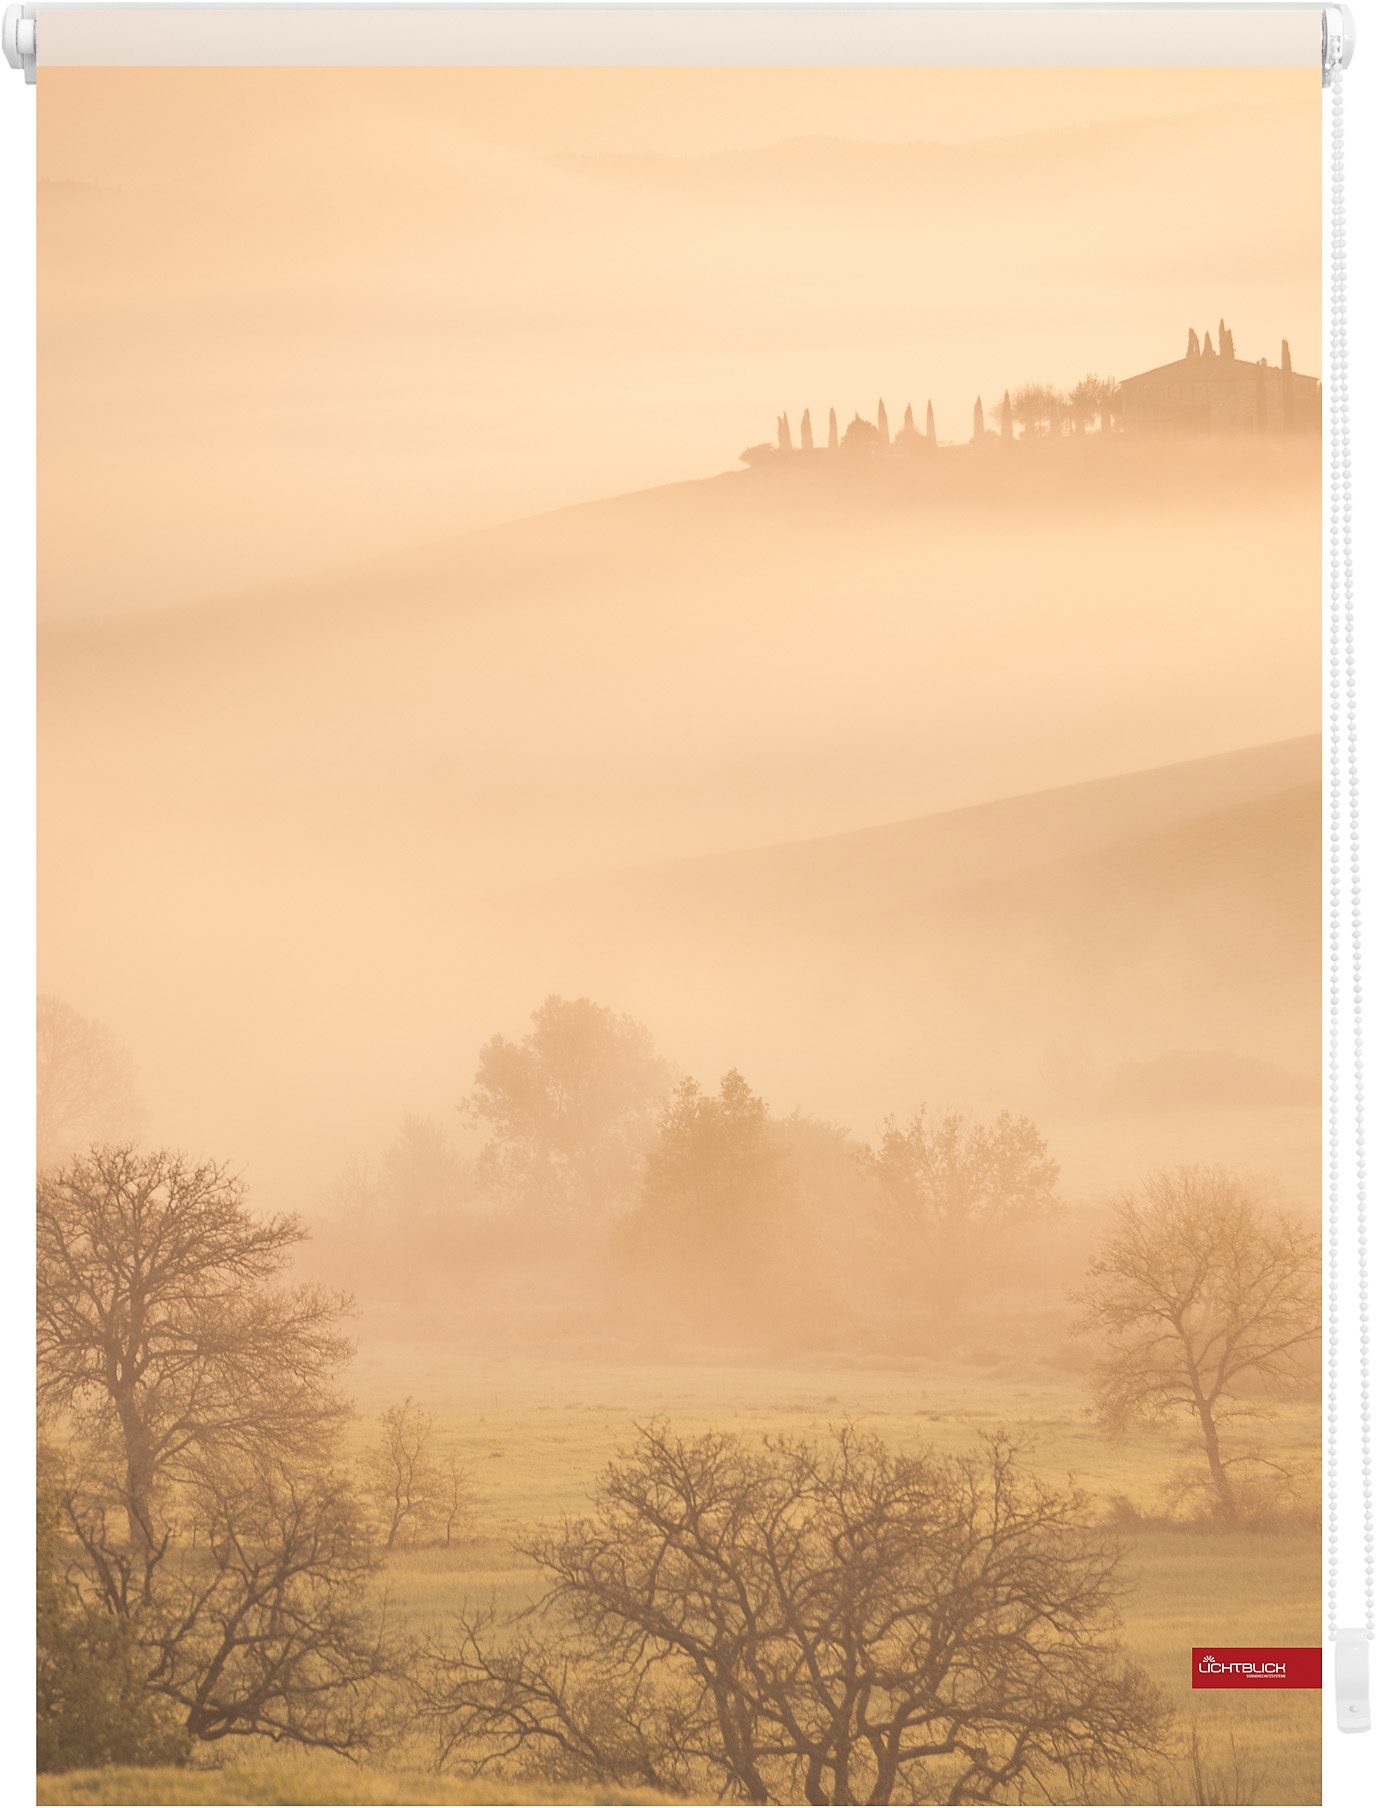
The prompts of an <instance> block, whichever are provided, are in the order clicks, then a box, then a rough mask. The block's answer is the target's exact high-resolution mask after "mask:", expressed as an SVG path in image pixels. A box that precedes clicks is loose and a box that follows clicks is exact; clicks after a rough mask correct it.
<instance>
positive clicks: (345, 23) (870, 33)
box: [20, 4, 1339, 68]
mask: <svg viewBox="0 0 1376 1808" xmlns="http://www.w3.org/2000/svg"><path fill="white" fill-rule="evenodd" d="M1325 10H1326V9H1325V8H1323V7H1321V6H1295V7H1290V6H1258V7H1238V6H1216V7H1210V6H1184V5H1182V6H1121V7H1103V8H1099V7H1085V6H1064V7H1055V6H1047V7H1040V6H1039V7H1025V6H1019V7H1000V6H988V7H973V6H912V7H909V6H883V5H880V6H807V7H789V6H740V7H733V6H692V5H678V6H662V7H654V6H634V5H630V6H556V7H551V6H501V5H487V6H407V5H400V6H340V7H334V6H298V7H293V6H271V7H261V6H214V5H210V6H170V7H161V6H151V7H145V6H80V5H61V4H57V5H52V6H43V5H33V6H26V7H23V8H21V9H20V12H21V15H22V16H23V17H25V18H32V19H35V20H41V28H40V29H41V35H42V52H41V54H42V60H43V62H44V64H45V65H46V66H48V67H51V68H82V67H92V66H94V67H114V68H117V67H121V66H124V65H132V66H141V67H145V68H149V67H157V68H162V67H173V66H186V67H196V66H204V65H214V64H230V65H233V66H235V67H239V68H260V67H295V66H311V65H322V66H331V67H350V68H357V67H362V68H385V67H420V66H424V65H427V64H464V65H472V66H477V67H485V66H488V65H496V66H502V65H511V64H519V65H527V66H533V67H541V66H544V65H552V66H555V67H562V66H567V65H572V66H577V65H579V64H585V63H586V64H607V65H613V66H629V67H637V66H640V65H649V66H652V67H653V66H656V65H666V64H667V65H672V64H680V63H687V64H693V63H704V62H709V63H714V64H722V65H726V66H744V67H756V66H762V67H771V66H785V67H794V66H800V67H839V68H845V67H854V66H857V65H859V66H863V65H864V64H866V63H870V62H874V63H881V64H883V63H920V64H923V65H926V66H927V67H931V68H978V67H982V66H990V67H1008V68H1039V67H1041V68H1045V67H1055V66H1060V67H1065V68H1093V67H1096V66H1103V67H1107V66H1111V65H1115V64H1116V65H1119V66H1130V65H1138V64H1146V65H1152V64H1162V65H1172V64H1174V65H1186V66H1202V67H1218V66H1224V67H1284V66H1285V65H1293V66H1296V67H1305V68H1313V67H1314V65H1315V63H1316V62H1317V61H1318V58H1319V55H1320V40H1321V35H1322V31H1323V17H1324V12H1325ZM1327 10H1330V11H1333V12H1335V13H1336V12H1337V11H1338V10H1339V9H1337V8H1332V9H1327Z"/></svg>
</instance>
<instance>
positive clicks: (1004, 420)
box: [999, 389, 1013, 444]
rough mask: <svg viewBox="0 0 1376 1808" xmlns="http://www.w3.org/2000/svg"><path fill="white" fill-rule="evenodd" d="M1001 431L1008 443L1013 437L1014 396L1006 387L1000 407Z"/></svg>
mask: <svg viewBox="0 0 1376 1808" xmlns="http://www.w3.org/2000/svg"><path fill="white" fill-rule="evenodd" d="M999 433H1000V435H1001V436H1002V438H1003V440H1004V441H1005V443H1007V444H1011V443H1012V439H1013V398H1012V396H1011V395H1010V394H1009V393H1008V391H1007V390H1006V389H1005V390H1004V392H1003V405H1002V406H1001V408H1000V409H999Z"/></svg>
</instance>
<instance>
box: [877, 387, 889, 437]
mask: <svg viewBox="0 0 1376 1808" xmlns="http://www.w3.org/2000/svg"><path fill="white" fill-rule="evenodd" d="M878 420H879V443H880V445H881V446H887V445H888V443H889V414H888V410H887V409H886V408H885V406H884V399H883V397H882V396H881V397H880V399H879V416H878Z"/></svg>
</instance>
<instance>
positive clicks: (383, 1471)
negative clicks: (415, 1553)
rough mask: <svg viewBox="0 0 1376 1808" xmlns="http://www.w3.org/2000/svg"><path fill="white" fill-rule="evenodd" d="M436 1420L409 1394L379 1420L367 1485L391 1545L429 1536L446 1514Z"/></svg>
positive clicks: (388, 1547)
mask: <svg viewBox="0 0 1376 1808" xmlns="http://www.w3.org/2000/svg"><path fill="white" fill-rule="evenodd" d="M434 1434H435V1421H434V1417H433V1415H432V1414H430V1413H428V1412H424V1411H422V1410H421V1408H420V1407H419V1406H417V1405H416V1403H415V1401H414V1400H413V1399H412V1398H411V1396H410V1395H409V1394H408V1395H407V1396H406V1398H405V1399H404V1400H403V1401H402V1402H401V1404H400V1405H399V1406H389V1407H388V1408H387V1410H386V1411H385V1412H384V1413H383V1414H382V1417H381V1420H380V1421H379V1430H378V1439H377V1442H376V1444H374V1446H373V1448H372V1450H371V1451H370V1452H369V1453H368V1462H367V1481H366V1490H367V1494H368V1497H369V1499H370V1500H371V1501H372V1502H373V1505H374V1507H375V1508H376V1510H377V1514H378V1518H379V1520H380V1522H381V1529H382V1542H383V1547H384V1549H386V1550H389V1551H390V1550H394V1549H395V1548H396V1546H397V1545H399V1544H411V1543H414V1542H416V1541H417V1540H419V1539H421V1538H422V1537H424V1535H425V1534H426V1532H427V1531H428V1530H429V1529H430V1528H431V1527H432V1525H433V1524H434V1522H435V1520H436V1518H437V1517H438V1516H439V1515H440V1513H441V1510H442V1507H443V1504H444V1498H445V1475H444V1471H443V1469H442V1467H441V1464H440V1461H439V1459H438V1458H437V1457H436V1454H435V1451H434Z"/></svg>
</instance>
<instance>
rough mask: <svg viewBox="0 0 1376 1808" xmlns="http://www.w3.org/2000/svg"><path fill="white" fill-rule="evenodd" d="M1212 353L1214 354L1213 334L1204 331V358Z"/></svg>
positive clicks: (1209, 356) (1211, 355)
mask: <svg viewBox="0 0 1376 1808" xmlns="http://www.w3.org/2000/svg"><path fill="white" fill-rule="evenodd" d="M1213 355H1214V342H1213V336H1212V334H1210V333H1205V335H1204V356H1205V357H1206V358H1212V357H1213Z"/></svg>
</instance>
